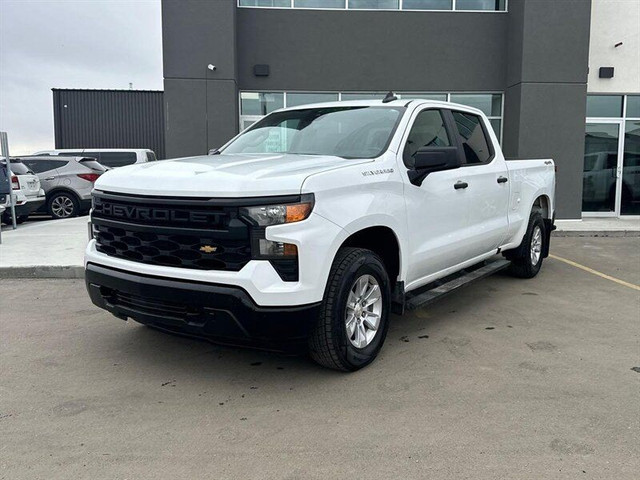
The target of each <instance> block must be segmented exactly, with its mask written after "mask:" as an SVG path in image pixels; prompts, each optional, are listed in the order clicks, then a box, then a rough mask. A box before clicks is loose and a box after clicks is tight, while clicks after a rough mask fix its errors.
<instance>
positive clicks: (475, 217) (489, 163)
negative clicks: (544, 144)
mask: <svg viewBox="0 0 640 480" xmlns="http://www.w3.org/2000/svg"><path fill="white" fill-rule="evenodd" d="M450 114H451V117H452V119H453V123H454V125H455V130H456V134H457V136H458V141H459V142H460V144H461V147H462V151H463V153H464V159H463V166H462V169H461V170H463V171H464V177H465V179H466V180H465V181H466V182H467V184H468V187H467V188H466V189H465V190H466V193H467V195H468V197H467V198H468V200H469V220H468V227H467V233H466V235H465V236H466V238H467V241H468V245H467V248H468V252H469V254H470V257H469V258H470V259H471V258H475V257H477V256H480V255H484V254H486V253H489V252H490V251H491V250H494V249H495V250H497V249H498V247H499V246H500V245H502V243H503V241H504V239H505V238H506V236H507V233H508V229H509V221H508V213H509V174H508V171H507V164H506V162H505V160H504V157H503V155H502V152H501V151H500V149H499V148H494V145H497V140H496V139H495V135H492V132H493V131H492V130H491V127H490V126H489V125H488V124H487V123H486V122H485V120H484V119H483V117H482V116H480V115H476V114H473V113H469V112H464V111H456V110H452V111H451V113H450ZM493 142H496V143H493Z"/></svg>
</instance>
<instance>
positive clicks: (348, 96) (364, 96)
mask: <svg viewBox="0 0 640 480" xmlns="http://www.w3.org/2000/svg"><path fill="white" fill-rule="evenodd" d="M386 94H387V92H371V93H343V94H342V101H343V102H346V101H348V100H375V99H376V98H379V99H380V100H382V99H383V98H384V96H385V95H386Z"/></svg>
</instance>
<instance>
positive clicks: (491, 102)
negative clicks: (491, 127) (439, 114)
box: [451, 93, 502, 117]
mask: <svg viewBox="0 0 640 480" xmlns="http://www.w3.org/2000/svg"><path fill="white" fill-rule="evenodd" d="M451 101H452V102H454V103H461V104H462V105H467V106H469V107H473V108H477V109H478V110H480V111H482V113H484V114H485V115H486V116H487V117H499V116H500V115H501V114H502V95H500V94H480V95H478V94H466V93H465V94H452V95H451Z"/></svg>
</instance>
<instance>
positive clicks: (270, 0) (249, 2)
mask: <svg viewBox="0 0 640 480" xmlns="http://www.w3.org/2000/svg"><path fill="white" fill-rule="evenodd" d="M238 5H240V6H241V7H280V8H289V7H290V6H291V0H240V3H239V4H238Z"/></svg>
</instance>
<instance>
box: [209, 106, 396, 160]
mask: <svg viewBox="0 0 640 480" xmlns="http://www.w3.org/2000/svg"><path fill="white" fill-rule="evenodd" d="M404 110H405V109H404V107H367V106H363V107H326V108H305V109H302V110H290V111H285V112H275V113H272V114H270V115H268V116H266V117H265V118H263V119H262V120H260V121H259V122H257V123H255V124H254V125H252V126H251V128H249V129H248V130H247V131H245V132H244V133H243V134H242V135H240V136H239V137H238V138H236V139H235V140H234V141H233V142H231V143H230V144H229V145H228V146H227V147H226V148H224V150H222V152H221V153H295V154H299V155H334V156H336V157H343V158H375V157H377V156H379V155H381V154H382V153H383V152H384V151H385V149H386V148H387V146H388V145H389V142H390V141H391V137H392V135H393V132H394V131H395V129H396V127H397V125H398V122H399V121H400V118H401V117H402V113H403V112H404Z"/></svg>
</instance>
